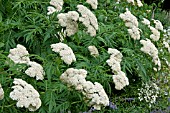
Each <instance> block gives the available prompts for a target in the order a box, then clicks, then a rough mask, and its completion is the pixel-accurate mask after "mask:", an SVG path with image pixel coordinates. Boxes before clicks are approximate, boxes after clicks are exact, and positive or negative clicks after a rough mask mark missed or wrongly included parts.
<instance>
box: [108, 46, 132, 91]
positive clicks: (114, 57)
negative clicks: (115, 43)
mask: <svg viewBox="0 0 170 113" xmlns="http://www.w3.org/2000/svg"><path fill="white" fill-rule="evenodd" d="M108 53H109V54H111V56H110V59H108V60H107V61H106V62H107V64H108V65H109V66H111V69H112V72H113V73H114V74H115V75H113V82H114V83H115V89H117V90H121V89H123V87H125V86H126V85H129V80H128V78H127V77H126V76H125V73H124V72H123V71H121V66H120V62H121V61H122V57H123V55H122V54H121V53H120V51H118V50H117V49H112V48H109V49H108Z"/></svg>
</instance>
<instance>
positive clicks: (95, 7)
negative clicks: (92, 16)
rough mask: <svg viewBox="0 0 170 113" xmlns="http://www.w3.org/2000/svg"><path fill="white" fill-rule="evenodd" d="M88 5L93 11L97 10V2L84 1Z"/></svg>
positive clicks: (95, 0) (92, 0)
mask: <svg viewBox="0 0 170 113" xmlns="http://www.w3.org/2000/svg"><path fill="white" fill-rule="evenodd" d="M86 2H87V3H88V4H90V5H91V6H92V8H93V9H97V5H98V1H97V0H86Z"/></svg>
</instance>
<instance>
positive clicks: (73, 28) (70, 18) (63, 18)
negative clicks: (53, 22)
mask: <svg viewBox="0 0 170 113" xmlns="http://www.w3.org/2000/svg"><path fill="white" fill-rule="evenodd" d="M57 18H58V19H59V24H60V25H61V26H62V27H66V30H65V31H66V33H67V36H71V35H74V34H75V33H76V32H77V31H78V24H77V20H78V18H79V14H78V13H77V12H76V11H69V12H68V13H60V14H58V15H57Z"/></svg>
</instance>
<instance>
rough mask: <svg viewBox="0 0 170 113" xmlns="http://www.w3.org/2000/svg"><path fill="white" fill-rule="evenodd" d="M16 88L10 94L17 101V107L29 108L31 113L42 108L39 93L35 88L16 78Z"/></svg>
mask: <svg viewBox="0 0 170 113" xmlns="http://www.w3.org/2000/svg"><path fill="white" fill-rule="evenodd" d="M13 83H14V84H15V86H12V88H13V89H14V90H13V91H12V92H11V93H10V98H11V99H13V100H17V101H18V102H17V104H16V105H17V107H25V108H28V109H29V111H36V110H37V109H38V108H39V107H40V106H41V100H40V95H39V93H38V92H37V91H36V90H35V89H34V87H33V86H32V85H30V84H28V83H27V82H25V81H23V80H22V79H17V78H14V82H13Z"/></svg>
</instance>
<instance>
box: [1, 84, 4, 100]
mask: <svg viewBox="0 0 170 113" xmlns="http://www.w3.org/2000/svg"><path fill="white" fill-rule="evenodd" d="M3 98H4V90H3V89H2V86H1V84H0V100H2V99H3Z"/></svg>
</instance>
